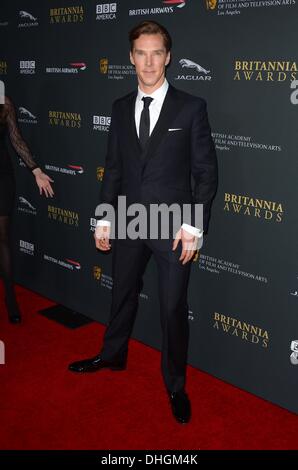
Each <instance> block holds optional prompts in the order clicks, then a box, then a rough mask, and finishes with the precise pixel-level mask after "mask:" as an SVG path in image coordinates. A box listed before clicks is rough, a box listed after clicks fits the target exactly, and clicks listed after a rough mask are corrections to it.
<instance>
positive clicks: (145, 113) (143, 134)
mask: <svg viewBox="0 0 298 470" xmlns="http://www.w3.org/2000/svg"><path fill="white" fill-rule="evenodd" d="M142 100H143V101H144V108H143V110H142V114H141V119H140V128H139V139H140V144H141V147H142V149H143V150H144V148H145V146H146V143H147V141H148V139H149V134H150V114H149V106H150V103H151V101H153V98H150V97H149V96H146V97H145V96H143V98H142Z"/></svg>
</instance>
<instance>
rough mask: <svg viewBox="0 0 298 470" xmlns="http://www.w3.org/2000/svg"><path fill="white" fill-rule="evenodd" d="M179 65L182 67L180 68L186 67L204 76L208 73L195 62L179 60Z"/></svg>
mask: <svg viewBox="0 0 298 470" xmlns="http://www.w3.org/2000/svg"><path fill="white" fill-rule="evenodd" d="M179 64H180V65H181V66H182V68H184V67H187V68H188V69H195V70H196V71H197V72H199V73H204V74H205V75H207V74H208V73H210V70H206V69H204V68H203V67H201V66H200V65H199V64H196V62H193V61H192V60H189V59H181V60H179Z"/></svg>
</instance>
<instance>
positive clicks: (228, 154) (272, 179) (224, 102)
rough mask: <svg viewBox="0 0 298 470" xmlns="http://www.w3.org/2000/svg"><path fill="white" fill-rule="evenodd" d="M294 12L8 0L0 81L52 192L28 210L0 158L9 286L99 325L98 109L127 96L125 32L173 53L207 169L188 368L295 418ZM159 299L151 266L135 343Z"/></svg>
mask: <svg viewBox="0 0 298 470" xmlns="http://www.w3.org/2000/svg"><path fill="white" fill-rule="evenodd" d="M297 15H298V4H297V2H296V0H266V1H265V0H260V1H253V0H252V1H251V0H243V1H237V0H185V1H184V0H127V1H124V0H120V1H117V2H111V3H100V2H99V1H95V0H88V1H87V0H85V1H80V0H79V1H75V0H61V1H53V0H48V1H44V2H36V1H35V0H25V1H24V0H22V1H18V0H14V1H10V2H8V1H7V2H2V5H1V15H0V41H1V42H0V44H1V48H0V79H1V80H3V81H4V82H5V84H6V91H7V94H8V95H9V96H10V97H11V98H12V99H13V101H14V103H15V106H16V111H17V118H18V121H19V125H20V128H21V131H22V134H23V136H24V138H25V139H26V140H27V142H28V143H29V145H30V148H31V150H32V152H33V154H34V156H35V158H36V160H37V161H38V162H39V164H40V165H41V166H42V168H43V169H44V171H45V172H46V173H47V174H48V175H49V176H51V178H53V179H54V189H55V197H54V198H53V199H51V200H47V199H46V198H41V197H40V196H39V194H38V190H37V187H36V185H35V184H34V179H33V178H32V175H31V174H30V172H28V170H27V169H26V168H25V167H24V164H23V163H22V161H21V160H19V158H18V156H17V155H16V154H15V152H14V151H13V150H11V152H12V157H13V159H14V162H15V167H16V175H17V194H16V206H15V214H14V216H15V217H14V234H15V245H14V249H15V264H16V280H17V281H18V282H20V283H21V284H23V285H24V286H27V287H28V288H30V289H32V290H34V291H37V292H39V293H41V294H43V295H45V296H46V297H48V298H50V299H54V300H55V301H57V302H59V303H61V304H63V305H66V306H67V307H69V308H71V309H74V310H76V311H78V312H81V313H84V314H85V315H87V316H90V317H92V318H94V319H95V320H98V321H100V322H102V323H105V322H106V321H107V319H108V314H109V306H110V301H111V289H112V285H113V279H112V276H111V255H106V254H101V253H99V252H97V251H96V250H95V247H94V240H93V231H94V225H95V218H94V210H95V207H96V205H97V204H98V202H99V192H100V187H101V184H102V178H103V174H104V161H105V151H106V143H107V135H108V130H109V125H110V115H111V105H112V102H113V100H114V99H116V98H118V97H120V96H122V95H124V94H126V93H128V92H129V91H131V90H133V89H134V88H135V87H136V76H135V72H134V68H133V66H132V65H131V64H130V62H129V54H128V52H129V43H128V31H129V30H130V29H131V28H132V27H133V26H134V25H135V24H136V23H138V22H140V21H142V20H144V19H153V20H156V21H159V22H161V23H162V24H164V25H165V26H166V27H167V28H168V30H169V31H170V33H171V35H172V37H173V42H174V47H173V51H172V62H171V65H170V67H169V69H168V73H167V77H168V80H169V81H170V82H171V83H172V84H173V85H174V86H176V87H177V88H180V89H182V90H185V91H187V92H190V93H192V94H194V95H198V96H202V97H203V98H205V99H206V100H207V103H208V110H209V117H210V122H211V126H212V131H213V137H214V141H215V145H216V149H217V155H218V160H219V176H220V177H219V188H218V192H217V196H216V198H215V201H214V205H213V211H212V219H211V223H210V230H209V234H208V236H207V237H206V239H205V242H204V246H203V249H202V250H201V254H200V256H199V257H198V258H197V259H195V260H194V261H193V267H192V276H191V282H190V287H189V307H190V310H189V322H190V326H191V341H190V349H189V363H190V364H192V365H194V366H196V367H198V368H200V369H201V370H204V371H207V372H209V373H210V374H212V375H214V376H216V377H218V378H220V379H223V380H225V381H227V382H230V383H232V384H235V385H237V386H239V387H241V388H243V389H246V390H248V391H250V392H252V393H254V394H256V395H258V396H261V397H264V398H266V399H267V400H270V401H272V402H274V403H277V404H279V405H281V406H283V407H286V408H288V409H290V410H292V411H295V412H297V411H298V401H297V379H298V341H296V340H298V257H297V254H298V253H297V251H298V250H297V244H298V243H297V242H298V226H297V207H296V205H297V201H298V184H297V170H298V164H297V147H298V136H297V116H298V114H297V113H298V71H297V66H298V56H297V43H298V31H297ZM123 118H124V119H125V116H123ZM156 289H157V282H156V267H155V264H154V262H153V261H151V262H150V264H149V267H148V270H147V272H146V275H145V278H144V287H143V291H142V293H141V294H140V308H139V314H138V317H137V320H136V325H135V329H134V337H135V338H138V339H139V340H141V341H142V342H144V343H146V344H149V345H152V346H154V347H157V348H159V346H160V340H161V332H160V323H159V308H158V301H157V291H156ZM198 393H200V392H199V390H198ZM225 399H226V398H225Z"/></svg>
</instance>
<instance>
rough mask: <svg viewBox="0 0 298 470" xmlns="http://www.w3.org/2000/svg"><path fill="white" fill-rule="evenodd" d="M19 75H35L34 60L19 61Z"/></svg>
mask: <svg viewBox="0 0 298 470" xmlns="http://www.w3.org/2000/svg"><path fill="white" fill-rule="evenodd" d="M20 73H23V74H33V73H35V60H20Z"/></svg>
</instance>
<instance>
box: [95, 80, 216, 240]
mask: <svg viewBox="0 0 298 470" xmlns="http://www.w3.org/2000/svg"><path fill="white" fill-rule="evenodd" d="M136 97H137V92H136V91H135V92H133V93H130V94H128V95H126V96H124V97H123V98H120V99H118V100H116V101H115V102H114V104H113V109H112V119H111V126H110V131H109V138H108V151H107V156H106V162H105V172H104V178H103V184H102V188H101V202H105V203H109V204H112V205H114V207H116V206H117V196H119V195H125V196H126V197H127V205H129V204H133V203H142V204H144V205H146V206H148V205H149V204H153V203H155V204H161V203H166V204H172V203H178V204H181V205H182V204H186V203H191V204H192V208H193V207H194V206H193V205H194V204H195V203H202V204H203V207H204V226H203V229H204V232H205V233H206V232H207V229H208V223H209V217H210V207H211V202H212V199H213V197H214V195H215V192H216V188H217V159H216V153H215V148H214V144H213V140H212V137H211V131H210V126H209V122H208V116H207V110H206V102H205V101H204V100H203V99H202V98H198V97H195V96H192V95H190V94H188V93H185V92H183V91H180V90H177V89H176V88H174V87H173V86H171V85H169V89H168V92H167V94H166V97H165V100H164V103H163V106H162V109H161V112H160V116H159V119H158V121H157V123H156V125H155V127H154V129H153V132H152V134H151V136H150V139H149V141H148V145H147V147H146V149H145V150H144V151H142V149H141V147H140V144H139V140H138V136H137V132H136V126H135V100H136ZM169 129H180V130H177V131H169ZM193 216H194V212H192V219H191V220H188V221H186V220H184V222H187V223H190V224H191V225H194V223H193ZM200 228H201V227H200Z"/></svg>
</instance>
